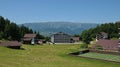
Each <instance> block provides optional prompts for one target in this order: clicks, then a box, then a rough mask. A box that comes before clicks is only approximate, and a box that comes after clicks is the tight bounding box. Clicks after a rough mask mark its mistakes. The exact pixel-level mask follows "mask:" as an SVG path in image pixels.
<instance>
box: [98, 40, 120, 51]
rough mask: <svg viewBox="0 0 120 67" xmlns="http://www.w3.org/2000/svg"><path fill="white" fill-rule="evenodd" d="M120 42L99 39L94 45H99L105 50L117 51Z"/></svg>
mask: <svg viewBox="0 0 120 67" xmlns="http://www.w3.org/2000/svg"><path fill="white" fill-rule="evenodd" d="M119 43H120V40H103V39H100V40H98V41H97V42H96V45H101V46H102V47H103V48H105V49H117V48H118V45H119Z"/></svg>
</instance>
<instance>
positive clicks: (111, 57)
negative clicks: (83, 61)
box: [79, 52, 120, 62]
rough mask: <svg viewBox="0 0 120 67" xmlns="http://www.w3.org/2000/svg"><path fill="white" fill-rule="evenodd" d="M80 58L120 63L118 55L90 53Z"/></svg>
mask: <svg viewBox="0 0 120 67" xmlns="http://www.w3.org/2000/svg"><path fill="white" fill-rule="evenodd" d="M79 56H83V57H90V58H96V59H103V60H109V61H117V62H120V56H118V55H111V54H100V53H93V52H89V53H85V54H81V55H79Z"/></svg>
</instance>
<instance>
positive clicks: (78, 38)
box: [72, 37, 80, 40]
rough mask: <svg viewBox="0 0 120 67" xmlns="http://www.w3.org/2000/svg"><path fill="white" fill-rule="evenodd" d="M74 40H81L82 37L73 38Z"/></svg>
mask: <svg viewBox="0 0 120 67" xmlns="http://www.w3.org/2000/svg"><path fill="white" fill-rule="evenodd" d="M72 39H73V40H80V37H73V38H72Z"/></svg>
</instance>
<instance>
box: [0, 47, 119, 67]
mask: <svg viewBox="0 0 120 67" xmlns="http://www.w3.org/2000/svg"><path fill="white" fill-rule="evenodd" d="M79 47H80V45H36V46H32V45H23V46H22V48H24V49H25V50H15V49H10V48H5V47H0V67H120V64H118V63H113V62H106V61H100V60H91V59H86V58H80V57H75V56H69V55H67V54H68V53H71V52H76V51H78V50H79V49H80V48H79Z"/></svg>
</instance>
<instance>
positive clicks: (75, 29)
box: [23, 22, 98, 36]
mask: <svg viewBox="0 0 120 67" xmlns="http://www.w3.org/2000/svg"><path fill="white" fill-rule="evenodd" d="M23 25H25V26H27V27H29V28H31V29H33V30H34V31H37V32H39V33H40V34H42V35H45V36H50V35H52V34H53V33H56V32H60V31H61V32H65V33H68V34H70V35H73V34H80V33H81V32H82V31H83V30H87V29H89V28H94V27H96V26H97V25H98V24H96V23H74V22H36V23H24V24H23Z"/></svg>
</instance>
